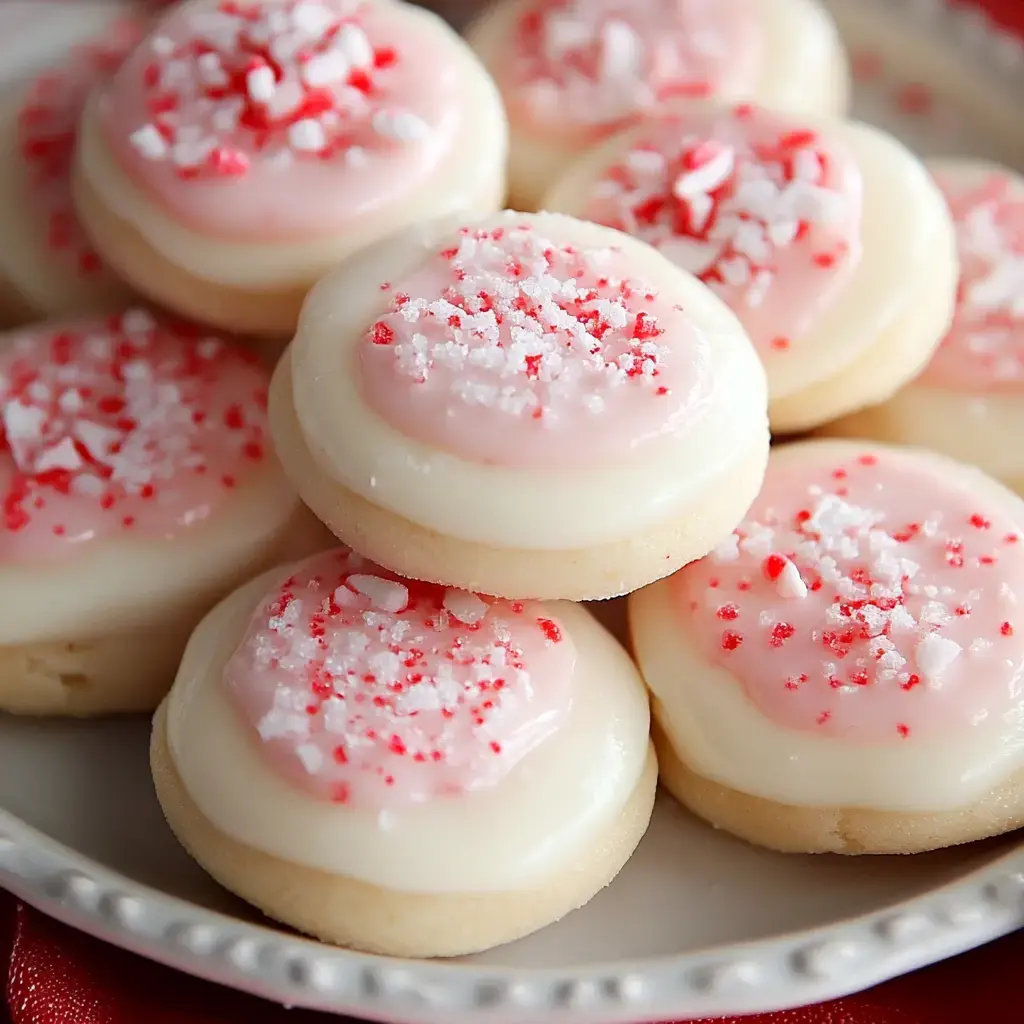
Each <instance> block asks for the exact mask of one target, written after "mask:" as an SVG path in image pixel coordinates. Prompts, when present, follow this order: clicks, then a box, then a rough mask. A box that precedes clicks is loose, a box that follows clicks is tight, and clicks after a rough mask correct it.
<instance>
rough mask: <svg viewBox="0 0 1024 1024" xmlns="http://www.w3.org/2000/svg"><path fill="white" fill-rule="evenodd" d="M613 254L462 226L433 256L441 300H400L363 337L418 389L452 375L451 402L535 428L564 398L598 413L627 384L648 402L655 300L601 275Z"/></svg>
mask: <svg viewBox="0 0 1024 1024" xmlns="http://www.w3.org/2000/svg"><path fill="white" fill-rule="evenodd" d="M611 256H612V253H611V251H610V250H581V249H578V248H576V247H574V246H571V245H558V244H556V243H555V242H552V241H549V240H548V239H546V238H544V237H543V236H541V235H539V234H538V233H537V232H535V231H534V230H533V229H532V228H530V227H529V226H522V225H519V226H513V227H509V228H495V229H493V230H485V229H469V228H466V229H464V230H463V231H462V233H461V235H460V237H459V239H458V241H457V244H455V245H453V246H451V248H449V249H446V250H444V252H443V253H442V254H441V257H442V258H443V259H444V260H445V261H446V262H447V264H448V272H447V274H446V277H447V280H446V281H445V287H444V288H443V289H442V290H441V291H440V294H439V295H438V296H437V297H425V296H410V295H408V294H407V293H404V292H399V293H397V294H396V295H395V296H394V298H393V300H392V303H391V308H390V310H389V311H388V313H387V314H386V315H385V316H384V317H382V318H381V319H380V320H378V321H377V322H376V323H375V324H374V325H373V327H372V328H371V329H370V333H369V336H368V341H369V343H370V344H371V345H374V346H386V347H387V348H388V349H389V350H390V352H391V353H392V356H393V359H394V361H395V364H396V366H397V368H398V370H399V372H400V373H402V374H404V375H405V376H407V377H410V378H412V379H413V380H415V381H416V382H417V383H419V384H423V385H429V384H430V383H431V378H432V376H433V374H434V371H435V368H437V367H441V366H443V367H445V368H447V369H451V370H454V371H456V373H457V374H458V376H457V377H456V378H455V380H454V381H453V394H452V396H451V397H452V399H453V400H454V401H458V402H464V403H466V404H467V405H483V406H488V407H491V408H494V409H497V410H499V411H500V412H502V413H504V414H506V415H507V416H511V417H522V416H526V417H532V418H534V419H538V420H543V419H545V418H546V417H550V416H552V415H556V414H557V408H558V407H559V406H561V405H562V404H565V403H569V402H576V403H582V404H583V405H585V406H586V408H587V409H588V410H589V411H590V412H592V413H600V412H601V411H602V410H603V409H604V408H605V399H606V396H607V395H608V394H609V393H610V392H613V391H614V390H615V389H616V388H619V387H623V386H633V387H642V388H644V389H646V390H647V391H649V392H650V393H651V394H654V395H656V394H657V390H658V383H659V381H658V377H659V374H660V367H661V362H662V360H663V359H664V357H665V354H666V351H667V350H666V348H665V346H664V345H663V344H662V343H661V341H660V339H661V337H662V335H663V334H664V333H665V331H664V329H663V328H662V327H661V325H660V324H659V322H658V319H657V317H655V316H653V315H652V314H651V313H650V312H648V311H647V310H646V309H645V307H644V304H645V302H646V303H652V302H654V300H655V298H656V294H655V293H654V292H653V291H651V290H649V289H647V288H646V287H645V286H642V285H638V284H636V283H634V282H631V281H629V280H626V279H623V278H619V277H615V276H611V275H607V274H605V273H603V271H602V269H601V265H602V263H604V264H607V263H609V262H610V259H611ZM464 370H470V371H472V372H471V373H469V374H465V375H464V374H463V373H462V371H464ZM481 377H485V378H486V380H481V379H480V378H481Z"/></svg>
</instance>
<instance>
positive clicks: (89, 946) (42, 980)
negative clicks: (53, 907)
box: [0, 0, 1024, 1024]
mask: <svg viewBox="0 0 1024 1024" xmlns="http://www.w3.org/2000/svg"><path fill="white" fill-rule="evenodd" d="M908 2H909V0H908ZM965 2H972V0H965ZM973 2H975V3H976V4H977V5H978V6H980V7H983V8H985V9H986V10H987V11H988V12H989V14H990V15H991V16H992V17H993V18H995V19H996V20H998V21H999V22H1001V23H1002V24H1003V25H1005V26H1007V27H1011V28H1014V29H1017V30H1019V31H1021V32H1022V34H1024V0H973ZM1022 106H1024V97H1022ZM4 975H5V977H4V982H5V991H6V997H7V998H6V1008H5V1007H4V1006H3V1005H0V1024H242V1022H244V1024H286V1022H287V1024H329V1022H337V1018H335V1017H325V1016H323V1015H321V1014H314V1013H303V1012H300V1011H291V1012H289V1011H285V1010H282V1009H280V1008H278V1007H274V1006H270V1005H268V1004H266V1003H262V1002H260V1001H258V1000H254V999H249V998H247V997H245V996H239V995H238V994H237V993H234V992H230V991H227V990H225V989H219V988H217V987H216V986H213V985H209V984H206V983H204V982H200V981H196V980H195V979H192V978H186V977H182V976H181V975H177V974H174V973H173V972H171V971H169V970H167V969H165V968H163V967H159V966H157V965H155V964H151V963H149V962H148V961H145V960H141V959H139V958H138V957H134V956H132V955H131V954H128V953H124V952H122V951H121V950H118V949H114V948H113V947H110V946H106V945H104V944H103V943H100V942H96V941H95V940H93V939H90V938H89V937H87V936H85V935H82V934H80V933H78V932H74V931H72V930H71V929H69V928H66V927H65V926H64V925H61V924H58V923H57V922H55V921H51V920H50V919H49V918H46V917H44V916H43V915H42V914H39V913H36V912H35V911H34V910H32V909H30V908H27V907H23V906H19V905H17V904H15V902H14V901H13V900H12V899H11V898H10V897H9V896H7V895H6V894H4V893H3V892H0V976H4ZM1022 980H1024V932H1019V933H1017V934H1016V935H1014V936H1011V937H1009V938H1007V939H1003V940H1002V941H1000V942H997V943H994V944H992V945H990V946H987V947H985V948H984V949H981V950H976V951H974V952H972V953H967V954H965V955H964V956H961V957H957V958H956V959H955V960H950V961H947V962H946V963H944V964H938V965H936V966H935V967H930V968H927V969H925V970H923V971H918V972H916V973H915V974H911V975H908V976H907V977H904V978H899V979H897V980H896V981H892V982H890V983H888V984H886V985H881V986H879V987H878V988H875V989H872V990H871V991H869V992H865V993H861V994H860V995H856V996H851V997H849V998H847V999H840V1000H837V1001H836V1002H832V1003H826V1004H823V1005H821V1006H815V1007H808V1008H806V1009H803V1010H791V1011H786V1012H783V1013H777V1014H766V1015H761V1016H756V1017H747V1018H744V1019H743V1024H968V1022H970V1024H1004V1022H1005V1024H1021V1022H1024V995H1022V991H1021V990H1022V985H1021V981H1022Z"/></svg>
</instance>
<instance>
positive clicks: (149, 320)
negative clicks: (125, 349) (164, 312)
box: [121, 309, 156, 342]
mask: <svg viewBox="0 0 1024 1024" xmlns="http://www.w3.org/2000/svg"><path fill="white" fill-rule="evenodd" d="M121 330H123V331H124V333H125V334H127V335H128V337H129V338H131V340H132V341H135V342H138V341H139V340H141V339H142V338H144V337H145V336H146V335H148V334H152V332H153V331H155V330H156V320H154V319H153V317H152V316H151V315H150V314H149V313H147V312H146V310H144V309H129V310H128V311H127V312H126V313H124V314H123V315H122V317H121Z"/></svg>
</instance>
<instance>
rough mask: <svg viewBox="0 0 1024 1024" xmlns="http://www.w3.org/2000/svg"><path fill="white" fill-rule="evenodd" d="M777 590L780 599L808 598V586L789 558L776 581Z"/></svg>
mask: <svg viewBox="0 0 1024 1024" xmlns="http://www.w3.org/2000/svg"><path fill="white" fill-rule="evenodd" d="M775 589H776V590H777V591H778V593H779V597H784V598H803V597H806V596H807V584H806V583H804V581H803V577H802V576H801V575H800V570H799V569H798V568H797V567H796V566H795V565H794V564H793V563H792V562H791V561H790V560H789V559H788V558H787V559H786V564H785V566H784V567H783V569H782V572H780V573H779V576H778V579H776V581H775Z"/></svg>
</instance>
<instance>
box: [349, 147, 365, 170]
mask: <svg viewBox="0 0 1024 1024" xmlns="http://www.w3.org/2000/svg"><path fill="white" fill-rule="evenodd" d="M369 160H370V154H369V153H367V152H366V150H365V149H364V148H363V147H362V146H349V147H348V149H346V150H345V162H346V163H347V164H348V165H349V166H350V167H365V166H366V164H367V163H369Z"/></svg>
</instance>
